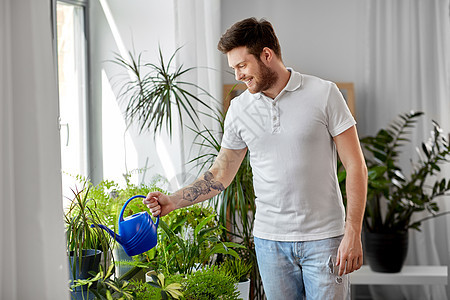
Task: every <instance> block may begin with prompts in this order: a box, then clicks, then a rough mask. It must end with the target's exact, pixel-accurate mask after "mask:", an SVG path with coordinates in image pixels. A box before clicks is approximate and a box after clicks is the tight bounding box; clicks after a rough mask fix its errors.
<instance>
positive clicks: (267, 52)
mask: <svg viewBox="0 0 450 300" xmlns="http://www.w3.org/2000/svg"><path fill="white" fill-rule="evenodd" d="M274 55H275V53H274V52H273V50H272V49H270V48H268V47H264V48H263V50H262V51H261V55H260V56H259V58H260V59H261V61H262V62H264V63H270V62H271V61H272V59H273V56H274Z"/></svg>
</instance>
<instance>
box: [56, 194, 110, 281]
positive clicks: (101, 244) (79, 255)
mask: <svg viewBox="0 0 450 300" xmlns="http://www.w3.org/2000/svg"><path fill="white" fill-rule="evenodd" d="M73 193H74V199H73V200H72V202H71V205H70V207H69V208H68V210H67V211H66V212H65V214H64V218H65V223H66V240H67V250H68V252H69V254H70V256H71V257H73V265H72V263H71V266H70V268H71V273H72V277H73V278H76V276H77V275H78V274H77V272H79V271H77V270H81V266H82V264H83V257H84V255H85V253H86V250H88V249H94V250H100V251H101V252H103V253H104V255H106V253H107V252H108V251H109V250H110V249H111V245H112V238H111V236H110V235H109V234H106V233H105V232H103V230H101V229H100V228H99V227H98V225H97V224H103V222H104V221H105V218H104V215H103V212H102V211H101V210H99V209H98V207H97V205H96V201H95V199H93V198H89V197H88V195H89V188H87V189H86V190H81V191H78V190H74V191H73ZM91 224H94V227H95V228H91ZM96 255H101V254H96ZM70 261H72V260H70ZM75 264H78V265H75ZM105 268H106V260H105Z"/></svg>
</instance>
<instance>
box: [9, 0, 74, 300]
mask: <svg viewBox="0 0 450 300" xmlns="http://www.w3.org/2000/svg"><path fill="white" fill-rule="evenodd" d="M0 141H1V142H0V298H1V299H8V300H16V299H58V300H59V299H69V294H68V271H67V266H66V261H67V257H66V254H65V246H64V223H63V212H62V201H61V174H60V150H59V147H60V145H59V131H58V99H57V89H56V74H55V66H54V57H53V50H52V25H51V2H50V0H2V1H0Z"/></svg>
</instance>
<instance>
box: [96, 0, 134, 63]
mask: <svg viewBox="0 0 450 300" xmlns="http://www.w3.org/2000/svg"><path fill="white" fill-rule="evenodd" d="M99 2H100V5H101V6H102V9H103V13H104V14H105V17H106V20H107V21H108V25H109V28H110V29H111V33H112V35H113V37H114V41H115V42H116V46H117V48H119V53H120V55H121V56H122V57H123V58H125V59H128V51H127V48H126V47H125V44H124V42H123V40H122V37H121V35H120V33H119V29H118V27H117V24H116V21H115V20H114V17H113V14H112V12H111V9H110V8H109V4H108V1H107V0H99Z"/></svg>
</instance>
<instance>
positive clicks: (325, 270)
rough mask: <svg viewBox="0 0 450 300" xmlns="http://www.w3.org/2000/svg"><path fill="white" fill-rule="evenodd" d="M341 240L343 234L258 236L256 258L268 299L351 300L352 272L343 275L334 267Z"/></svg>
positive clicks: (256, 239)
mask: <svg viewBox="0 0 450 300" xmlns="http://www.w3.org/2000/svg"><path fill="white" fill-rule="evenodd" d="M341 240H342V236H339V237H334V238H329V239H323V240H317V241H305V242H277V241H269V240H264V239H260V238H256V237H255V249H256V257H257V260H258V267H259V272H260V274H261V278H262V282H263V286H264V292H265V294H266V297H267V299H268V300H295V299H307V300H312V299H317V300H325V299H333V300H344V299H350V284H349V280H348V275H344V276H342V277H340V276H338V275H337V272H336V271H337V270H336V268H333V262H334V263H335V262H336V260H335V258H336V254H337V250H338V248H339V244H340V242H341ZM333 271H334V273H333Z"/></svg>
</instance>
